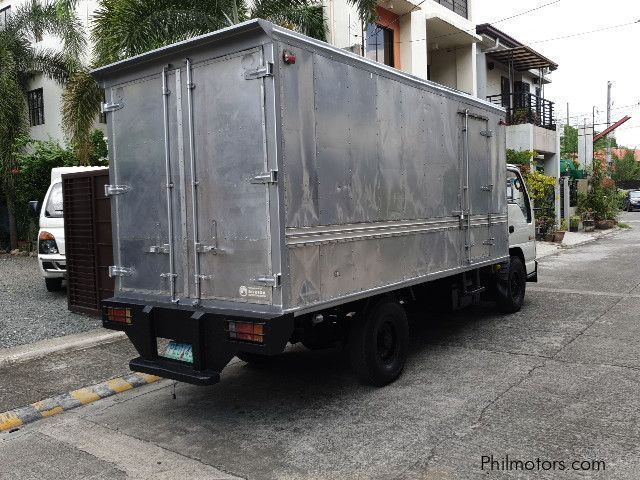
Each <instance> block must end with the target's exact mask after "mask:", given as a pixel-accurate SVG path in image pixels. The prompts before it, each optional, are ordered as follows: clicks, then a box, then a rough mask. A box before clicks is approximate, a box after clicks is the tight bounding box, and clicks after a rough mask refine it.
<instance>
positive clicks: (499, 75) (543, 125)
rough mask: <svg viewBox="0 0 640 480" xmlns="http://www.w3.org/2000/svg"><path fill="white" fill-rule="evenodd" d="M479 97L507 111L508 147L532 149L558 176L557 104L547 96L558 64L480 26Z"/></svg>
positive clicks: (549, 171)
mask: <svg viewBox="0 0 640 480" xmlns="http://www.w3.org/2000/svg"><path fill="white" fill-rule="evenodd" d="M476 33H477V34H478V35H480V36H481V37H482V41H481V42H480V43H478V45H477V68H478V74H477V76H478V96H479V97H480V98H486V99H487V100H489V101H490V102H493V103H496V104H499V105H501V106H503V107H504V108H505V109H506V110H507V116H506V122H507V148H510V149H513V150H517V151H521V150H533V151H536V152H537V153H538V154H539V157H538V158H536V159H534V162H535V164H536V166H537V167H538V168H539V169H543V170H544V172H545V173H546V174H547V175H552V176H555V177H559V176H560V136H559V132H558V131H557V128H556V120H555V118H556V117H555V113H556V112H555V104H554V102H552V101H550V100H548V99H547V98H546V96H545V86H546V85H548V84H549V83H551V80H550V79H549V74H550V73H551V72H553V71H554V70H556V69H557V68H558V65H557V64H556V63H555V62H553V61H551V60H549V59H548V58H546V57H545V56H544V55H542V54H540V53H538V52H536V51H535V50H533V49H532V48H530V47H528V46H526V45H524V44H522V43H521V42H519V41H518V40H516V39H514V38H513V37H511V36H509V35H507V34H506V33H504V32H502V31H500V30H498V29H497V28H495V27H493V26H492V25H489V24H483V25H478V26H477V28H476Z"/></svg>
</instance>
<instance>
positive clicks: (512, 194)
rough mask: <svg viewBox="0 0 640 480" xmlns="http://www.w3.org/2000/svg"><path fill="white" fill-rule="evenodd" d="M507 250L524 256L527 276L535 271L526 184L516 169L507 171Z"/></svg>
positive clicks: (534, 255)
mask: <svg viewBox="0 0 640 480" xmlns="http://www.w3.org/2000/svg"><path fill="white" fill-rule="evenodd" d="M507 204H508V225H509V227H508V228H509V248H512V247H519V248H520V249H521V250H522V253H523V254H524V259H525V265H526V268H527V275H529V274H531V273H533V272H534V271H535V259H536V241H535V240H536V230H535V219H534V217H533V210H532V208H531V201H530V200H529V194H528V192H527V187H526V184H525V183H524V180H523V178H522V176H521V175H520V172H519V171H518V170H517V169H511V168H510V169H508V170H507Z"/></svg>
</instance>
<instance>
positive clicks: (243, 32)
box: [93, 20, 537, 385]
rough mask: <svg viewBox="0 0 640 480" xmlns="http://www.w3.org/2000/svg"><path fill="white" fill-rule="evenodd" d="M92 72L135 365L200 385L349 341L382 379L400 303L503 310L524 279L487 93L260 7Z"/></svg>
mask: <svg viewBox="0 0 640 480" xmlns="http://www.w3.org/2000/svg"><path fill="white" fill-rule="evenodd" d="M93 75H94V76H95V78H97V79H98V80H99V81H100V82H101V83H102V84H103V86H104V88H105V90H106V102H105V104H104V105H103V111H104V112H107V113H108V136H109V147H110V148H109V153H110V162H111V167H110V169H111V170H110V185H107V186H106V193H107V194H108V195H110V196H111V197H112V212H113V235H114V238H113V240H114V242H113V243H114V259H115V260H114V263H115V265H113V266H112V267H110V274H111V275H112V276H114V277H115V278H116V284H115V285H116V288H115V294H114V297H113V298H112V299H109V300H106V301H104V303H103V324H104V326H105V327H107V328H111V329H116V330H123V331H124V332H126V334H127V335H128V337H129V338H130V339H131V341H132V342H133V344H134V345H135V347H136V349H137V350H138V352H139V354H140V357H139V358H136V359H134V360H132V361H131V363H130V367H131V368H132V369H135V370H137V371H142V372H148V373H152V374H157V375H160V376H164V377H168V378H172V379H176V380H181V381H185V382H191V383H195V384H211V383H215V382H217V381H218V380H219V373H220V371H221V370H222V369H223V368H224V366H225V365H226V364H227V363H228V362H229V361H230V360H231V358H233V356H234V355H237V356H239V357H240V358H241V359H244V360H246V361H250V362H258V361H266V360H268V358H269V357H272V356H274V355H276V354H278V353H280V352H282V351H283V350H284V348H285V346H286V345H287V343H288V342H291V343H296V342H302V343H303V344H304V345H306V346H308V347H310V348H322V347H327V346H330V345H334V344H336V343H339V342H345V344H346V345H347V348H349V350H350V355H351V360H352V364H353V368H354V370H355V371H356V373H357V374H358V376H359V377H360V378H361V379H362V380H364V381H366V382H369V383H371V384H375V385H384V384H386V383H389V382H391V381H393V380H394V379H396V378H397V377H398V376H399V375H400V373H401V371H402V368H403V365H404V362H405V358H406V351H407V339H408V326H407V315H406V309H407V308H408V307H409V305H410V304H412V303H417V302H420V301H422V302H424V301H428V302H436V301H442V299H446V303H448V304H449V306H451V307H462V306H465V305H468V304H471V303H474V302H477V301H479V300H480V298H481V297H483V296H485V297H493V298H494V299H496V300H497V302H498V304H499V305H500V306H501V307H502V308H503V309H504V310H507V311H515V310H517V309H519V308H520V306H521V305H522V301H523V297H524V291H525V282H526V280H527V279H529V280H531V279H535V277H536V272H537V266H536V262H535V244H534V243H532V242H531V240H532V239H533V237H532V235H534V230H533V218H532V215H531V206H530V205H529V201H528V197H527V194H526V189H525V188H524V184H523V182H522V178H521V177H520V176H519V173H518V172H517V169H511V170H509V172H508V171H507V166H506V164H505V127H504V122H503V118H504V115H505V112H504V110H502V109H500V108H497V107H496V106H494V105H491V104H489V103H487V102H484V101H481V100H479V99H478V98H475V97H472V96H469V95H466V94H464V93H461V92H458V91H455V90H452V89H449V88H446V87H442V86H440V85H437V84H434V83H431V82H428V81H424V80H421V79H418V78H416V77H413V76H411V75H408V74H405V73H402V72H400V71H398V70H395V69H393V68H390V67H387V66H385V65H381V64H379V63H376V62H372V61H369V60H367V59H365V58H362V57H359V56H356V55H353V54H351V53H348V52H345V51H342V50H339V49H337V48H334V47H332V46H330V45H328V44H326V43H323V42H319V41H315V40H313V39H310V38H308V37H305V36H304V35H300V34H297V33H294V32H291V31H289V30H287V29H284V28H280V27H277V26H275V25H273V24H271V23H268V22H265V21H262V20H254V21H249V22H245V23H242V24H239V25H236V26H233V27H230V28H227V29H224V30H220V31H217V32H213V33H210V34H207V35H204V36H201V37H197V38H194V39H191V40H188V41H184V42H182V43H177V44H174V45H170V46H168V47H165V48H161V49H159V50H155V51H152V52H149V53H145V54H143V55H140V56H137V57H133V58H130V59H127V60H124V61H121V62H118V63H115V64H112V65H109V66H106V67H104V68H100V69H98V70H96V71H94V72H93ZM507 175H509V176H510V178H509V179H508V178H507ZM506 192H511V193H510V195H511V196H510V197H509V198H507V194H506ZM509 203H512V204H513V206H514V212H516V213H517V212H520V213H519V216H520V217H522V218H520V220H521V221H520V224H519V225H517V226H514V225H513V224H510V223H509V222H508V220H509V217H508V210H509V212H510V211H511V207H510V206H508V204H509ZM518 203H520V205H518ZM525 217H526V218H525ZM510 229H511V230H513V231H514V234H516V235H519V236H520V237H522V238H524V239H526V238H527V237H528V240H523V241H522V242H521V243H522V244H523V246H522V247H518V246H513V245H512V246H511V248H510V245H509V238H510V234H509V230H510ZM520 237H519V238H520ZM532 245H533V250H532V248H531V246H532ZM443 292H444V294H443Z"/></svg>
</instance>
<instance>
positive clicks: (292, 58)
mask: <svg viewBox="0 0 640 480" xmlns="http://www.w3.org/2000/svg"><path fill="white" fill-rule="evenodd" d="M282 60H283V61H284V63H287V64H289V65H293V64H294V63H296V54H295V53H293V52H289V51H288V50H285V51H284V52H283V53H282Z"/></svg>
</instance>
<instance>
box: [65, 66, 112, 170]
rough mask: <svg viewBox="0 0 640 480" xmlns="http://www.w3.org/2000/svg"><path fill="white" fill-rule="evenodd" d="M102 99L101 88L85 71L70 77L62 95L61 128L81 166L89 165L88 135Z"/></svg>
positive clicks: (79, 71)
mask: <svg viewBox="0 0 640 480" xmlns="http://www.w3.org/2000/svg"><path fill="white" fill-rule="evenodd" d="M102 98H103V90H102V88H101V87H100V85H98V82H96V81H95V80H94V79H93V77H91V75H90V74H89V71H88V70H86V69H81V70H78V71H76V72H75V73H74V74H73V75H72V76H71V78H70V79H69V81H68V82H67V84H66V88H65V90H64V92H63V94H62V126H63V128H64V129H65V131H66V132H67V134H68V135H69V137H70V138H71V139H72V143H73V144H74V146H75V148H76V152H77V154H78V156H79V158H80V163H82V164H83V165H86V164H88V163H89V155H90V154H91V151H90V150H89V146H90V141H89V135H90V133H91V129H92V127H93V125H94V124H95V121H96V118H97V117H98V114H99V113H100V103H101V102H102Z"/></svg>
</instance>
